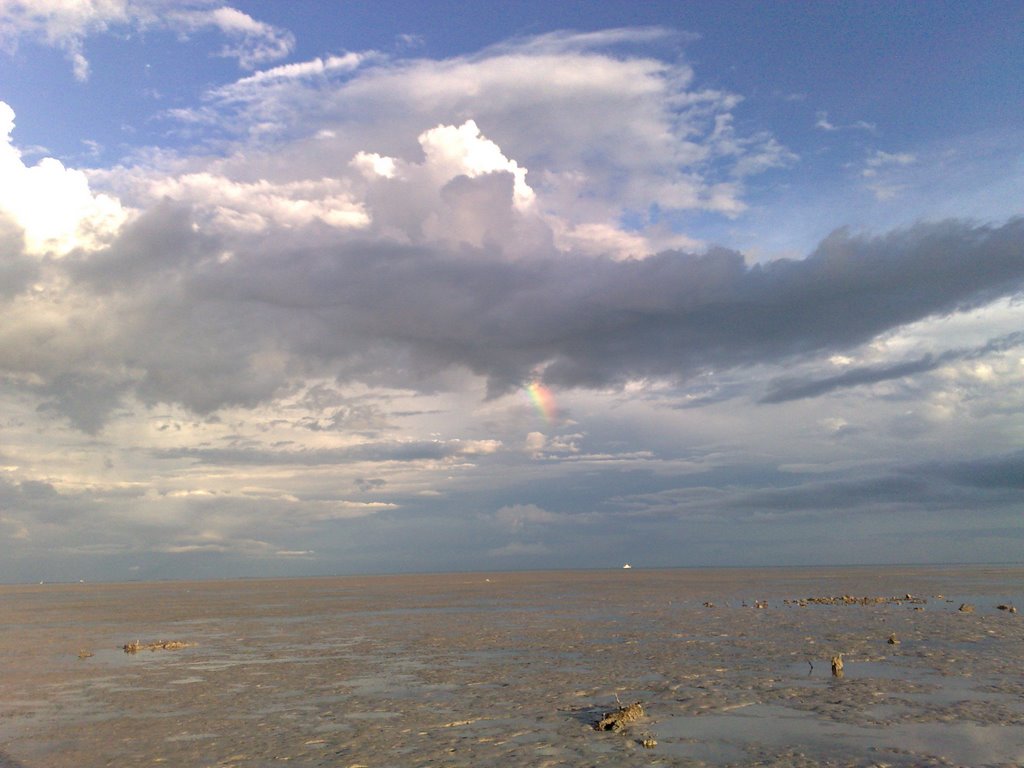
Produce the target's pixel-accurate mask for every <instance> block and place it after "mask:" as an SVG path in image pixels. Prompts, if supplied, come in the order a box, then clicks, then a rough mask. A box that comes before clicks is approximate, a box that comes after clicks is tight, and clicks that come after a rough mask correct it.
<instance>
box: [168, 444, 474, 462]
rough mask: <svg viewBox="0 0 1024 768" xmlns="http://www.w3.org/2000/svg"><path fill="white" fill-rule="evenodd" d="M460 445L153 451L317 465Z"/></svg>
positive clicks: (403, 457)
mask: <svg viewBox="0 0 1024 768" xmlns="http://www.w3.org/2000/svg"><path fill="white" fill-rule="evenodd" d="M461 447H463V446H461V444H460V443H459V442H458V441H451V442H446V443H442V442H433V441H409V442H394V443H364V444H361V445H355V446H352V447H351V448H330V449H304V450H292V451H287V450H282V451H273V450H263V449H256V448H173V449H168V450H163V451H156V452H155V454H154V455H155V456H157V457H158V458H161V459H194V460H195V461H197V462H198V463H200V464H212V465H219V466H226V465H257V466H264V465H266V466H271V465H281V464H292V465H300V466H318V465H330V464H349V463H351V462H354V461H373V462H382V461H397V462H409V461H423V460H438V459H446V458H450V457H452V456H455V455H458V454H459V452H460V448H461Z"/></svg>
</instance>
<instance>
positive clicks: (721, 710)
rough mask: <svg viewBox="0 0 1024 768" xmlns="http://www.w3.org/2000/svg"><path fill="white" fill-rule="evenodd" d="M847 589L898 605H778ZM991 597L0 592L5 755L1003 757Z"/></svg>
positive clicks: (900, 571)
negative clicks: (966, 606)
mask: <svg viewBox="0 0 1024 768" xmlns="http://www.w3.org/2000/svg"><path fill="white" fill-rule="evenodd" d="M908 593H909V594H910V595H912V596H913V597H914V598H919V599H920V601H918V600H916V599H915V600H907V599H906V595H907V594H908ZM841 595H853V596H857V597H863V596H870V597H875V596H883V597H898V598H900V599H898V600H886V601H884V602H879V603H874V602H872V603H870V604H867V605H862V604H851V605H843V604H835V605H828V604H814V603H812V604H807V605H800V604H799V602H797V601H799V600H801V599H804V598H809V597H825V596H841ZM940 595H941V597H939V596H940ZM761 601H765V603H766V605H765V603H762V602H761ZM787 601H789V602H787ZM705 603H708V605H705ZM962 603H970V604H972V605H973V606H974V611H973V612H970V613H968V612H963V611H960V610H959V607H960V605H961V604H962ZM1000 604H1003V605H1010V604H1013V605H1016V606H1017V607H1018V608H1022V609H1024V568H1021V567H1006V568H1002V567H955V568H854V569H831V570H825V569H766V570H746V569H736V570H663V571H645V570H641V569H633V570H629V571H624V570H609V571H600V572H597V571H591V572H554V573H493V574H456V575H427V576H395V577H360V578H333V579H309V580H273V581H260V580H253V581H230V582H198V583H186V582H176V583H159V584H69V585H59V584H55V585H33V586H0V630H2V631H0V671H2V677H0V768H43V767H45V768H72V767H73V768H90V767H91V766H151V765H169V766H185V767H190V766H238V767H239V768H249V767H255V766H283V765H288V766H343V767H349V768H354V766H368V767H372V766H648V765H650V766H668V765H673V766H674V765H678V766H691V765H692V766H705V765H706V766H733V765H736V766H741V765H744V766H745V765H780V766H782V765H785V766H817V765H827V766H882V765H888V766H948V765H970V766H984V765H1006V766H1010V765H1021V764H1024V663H1022V662H1024V614H1022V613H1011V612H1009V611H1008V610H999V609H998V608H997V606H998V605H1000ZM755 605H764V607H755ZM893 635H895V638H894V639H896V640H898V642H896V643H889V642H888V639H889V638H890V637H891V636H893ZM136 640H138V641H141V643H143V644H147V643H152V642H158V641H161V642H162V641H182V642H185V643H188V644H189V645H187V646H186V647H181V648H170V649H163V648H161V649H158V650H152V651H151V650H147V649H145V648H144V649H142V650H139V651H138V652H136V653H125V652H124V651H123V650H122V646H124V645H125V644H126V643H131V642H133V641H136ZM83 652H84V653H83ZM839 653H842V654H843V659H844V662H845V665H844V676H843V677H842V678H841V679H840V678H835V677H833V676H832V674H831V670H830V664H829V661H830V659H831V657H832V656H834V655H836V654H839ZM87 654H92V655H87ZM80 655H81V656H82V658H80ZM634 701H640V702H642V704H643V709H644V713H645V714H644V717H643V718H641V719H639V720H637V721H635V722H631V723H629V724H628V725H627V726H626V727H625V728H624V729H623V730H621V731H620V732H613V731H607V732H605V731H597V730H595V729H594V727H593V726H594V723H595V722H596V721H597V720H598V719H599V718H600V717H601V716H602V715H603V714H605V713H607V712H609V711H612V710H614V709H616V707H617V706H618V703H622V704H628V703H632V702H634ZM645 739H646V740H647V743H648V744H651V743H652V742H656V743H654V744H653V746H648V747H645V746H643V744H642V742H643V741H644V740H645Z"/></svg>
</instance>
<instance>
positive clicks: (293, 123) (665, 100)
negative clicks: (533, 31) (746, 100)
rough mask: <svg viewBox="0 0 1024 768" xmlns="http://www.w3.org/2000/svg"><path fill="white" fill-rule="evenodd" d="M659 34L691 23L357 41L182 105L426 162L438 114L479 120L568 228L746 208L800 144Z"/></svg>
mask: <svg viewBox="0 0 1024 768" xmlns="http://www.w3.org/2000/svg"><path fill="white" fill-rule="evenodd" d="M651 41H663V42H671V43H672V44H673V45H676V44H678V43H679V38H678V37H674V36H673V35H672V34H671V33H668V32H666V31H665V30H657V29H633V30H629V29H624V30H610V31H608V32H604V33H591V34H571V33H558V34H550V35H544V36H540V37H536V38H523V39H518V40H515V41H512V42H510V43H506V44H502V45H498V46H494V47H493V48H489V49H486V50H484V51H482V52H480V53H478V54H476V55H473V56H464V57H454V58H450V59H446V60H441V61H433V60H426V59H404V60H398V61H393V60H390V59H388V58H387V57H385V56H383V55H382V54H379V53H375V52H361V53H355V52H350V53H346V54H344V55H342V56H338V57H335V58H334V59H331V60H332V61H337V62H338V63H339V66H337V67H328V66H327V65H326V61H325V60H323V59H313V60H310V61H307V62H297V63H294V64H289V65H285V66H284V67H278V68H274V69H272V70H268V71H267V72H265V73H256V74H254V75H253V76H251V77H247V78H243V79H241V80H239V81H237V82H236V83H233V84H229V85H226V86H221V87H218V88H216V89H213V90H211V91H210V92H209V93H208V94H207V99H206V102H207V103H206V104H205V105H204V107H203V108H201V109H199V110H192V111H189V112H179V113H176V114H177V115H178V116H180V117H181V118H182V119H187V120H192V121H194V120H199V121H203V122H205V123H207V124H208V125H210V126H211V127H215V128H217V129H218V130H222V131H227V132H228V134H229V135H235V136H237V137H239V138H242V137H244V138H245V139H246V140H249V141H273V142H275V143H277V142H281V141H282V140H295V141H298V142H299V143H298V144H296V145H295V149H296V150H299V149H300V148H301V140H302V139H303V138H308V137H311V136H315V135H318V134H319V135H320V136H321V139H322V140H321V141H320V142H319V148H318V153H319V156H320V157H321V159H323V158H331V157H339V159H340V157H344V158H345V160H346V161H347V160H349V159H351V158H352V157H353V156H355V155H356V153H357V152H365V153H367V156H370V155H372V154H376V155H378V156H386V157H392V158H396V159H400V160H403V161H406V162H418V161H419V157H418V155H419V153H420V152H421V151H425V150H426V149H428V148H432V147H433V144H432V143H431V140H430V138H429V137H428V139H427V141H426V142H424V141H422V140H421V141H420V142H419V146H416V145H410V142H409V137H410V136H419V135H420V134H421V133H422V132H423V131H424V130H426V129H429V128H430V127H432V126H450V127H451V126H462V127H460V128H459V129H458V130H467V131H469V130H470V129H468V128H465V126H466V125H467V124H468V123H467V121H470V120H471V121H473V123H474V124H475V125H476V126H478V128H479V130H480V132H481V133H482V134H484V135H486V136H487V137H488V139H489V140H490V141H491V142H493V143H494V144H495V145H496V146H497V147H500V152H501V153H502V156H503V157H504V158H506V159H509V160H513V159H514V161H515V162H517V166H516V168H520V169H525V168H529V169H531V173H532V174H533V175H531V176H530V177H529V181H528V182H524V181H522V180H521V179H520V178H519V177H518V171H516V169H514V168H510V169H509V170H510V172H512V173H513V175H514V176H517V182H516V190H517V199H518V196H519V194H520V190H524V191H525V183H528V184H529V186H530V187H531V188H532V189H533V190H534V191H535V192H537V193H538V194H540V193H541V190H542V189H543V191H544V195H545V197H546V207H547V208H548V209H549V210H555V211H557V213H558V214H559V216H560V217H561V218H562V219H564V220H566V221H568V223H569V226H570V228H572V227H575V226H578V225H584V224H596V223H607V222H608V221H609V220H612V221H614V220H617V219H618V218H619V216H620V214H621V213H622V212H623V211H624V210H627V209H628V210H631V211H635V212H644V211H647V210H648V208H649V206H650V205H652V204H657V205H658V206H660V208H661V209H662V210H664V211H670V210H713V211H718V212H720V213H722V214H724V215H730V216H731V215H735V214H736V213H738V212H739V211H741V210H743V208H744V205H745V204H744V202H743V200H742V197H743V194H744V183H743V180H744V179H745V178H746V177H748V176H750V175H752V174H756V173H761V172H764V171H765V170H768V169H771V168H777V167H781V166H784V165H789V164H791V163H792V162H795V160H796V157H795V155H794V154H793V153H792V152H791V151H790V150H788V149H786V148H785V147H783V146H782V145H781V144H779V143H778V142H777V141H776V140H775V139H774V138H773V137H771V136H770V135H768V134H763V133H762V134H754V135H742V134H740V133H739V132H738V131H736V130H735V128H734V127H733V124H732V113H733V111H734V110H735V109H736V108H737V107H738V105H739V104H740V102H741V101H742V99H741V98H740V97H739V96H737V95H736V94H733V93H729V92H725V91H720V90H714V89H706V88H704V89H701V88H697V87H695V86H694V83H693V80H694V75H693V72H692V70H691V69H690V68H689V67H688V66H686V65H685V64H682V63H680V62H679V61H678V59H677V58H674V57H673V59H672V60H662V59H658V58H654V57H651V56H650V55H647V56H643V55H638V54H637V53H636V52H635V51H634V50H633V48H634V47H635V46H636V45H637V44H643V43H650V42H651ZM342 63H343V65H342ZM299 115H301V116H302V118H301V120H298V119H297V117H298V116H299ZM610 115H614V116H615V117H614V119H609V116H610ZM446 130H450V128H449V129H446ZM325 138H326V140H323V139H325ZM452 139H454V137H452V136H448V137H446V139H445V140H446V142H450V141H451V140H452ZM477 149H478V150H479V149H480V147H478V148H477ZM285 156H286V157H287V158H288V160H289V161H290V162H292V163H293V164H295V163H298V164H300V165H306V164H308V162H309V161H308V160H307V159H305V158H303V157H299V156H297V155H294V154H291V153H287V152H286V153H285ZM478 156H479V155H478ZM492 170H493V169H492ZM609 214H610V215H609Z"/></svg>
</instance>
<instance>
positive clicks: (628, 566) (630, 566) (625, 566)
mask: <svg viewBox="0 0 1024 768" xmlns="http://www.w3.org/2000/svg"><path fill="white" fill-rule="evenodd" d="M622 567H623V568H632V567H633V566H632V565H630V564H629V563H626V564H625V565H624V566H622Z"/></svg>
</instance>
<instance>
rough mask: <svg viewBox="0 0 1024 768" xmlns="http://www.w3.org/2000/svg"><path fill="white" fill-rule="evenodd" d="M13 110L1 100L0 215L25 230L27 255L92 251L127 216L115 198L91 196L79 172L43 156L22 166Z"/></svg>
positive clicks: (83, 176)
mask: <svg viewBox="0 0 1024 768" xmlns="http://www.w3.org/2000/svg"><path fill="white" fill-rule="evenodd" d="M14 117H15V115H14V110H13V109H11V107H10V106H9V105H7V104H6V103H4V102H2V101H0V215H3V216H5V217H6V218H7V219H8V221H10V222H12V223H13V224H15V225H16V226H18V227H19V228H20V229H21V230H22V231H23V232H24V240H25V248H26V250H27V251H28V252H30V253H35V254H39V255H42V254H44V253H55V254H57V255H64V254H66V253H67V252H68V251H70V250H71V249H73V248H96V247H98V246H99V244H101V243H103V242H104V241H105V240H107V239H109V237H110V236H111V235H112V234H113V233H114V232H116V231H117V230H118V228H119V227H120V226H121V224H122V223H124V221H125V220H126V219H127V218H128V216H129V212H128V211H126V210H125V209H124V208H123V207H122V206H121V203H120V201H119V200H117V199H116V198H115V197H112V196H110V195H107V194H103V193H98V194H97V193H94V192H93V191H92V190H91V189H90V187H89V180H88V178H87V177H86V175H85V174H84V173H83V172H82V171H79V170H75V169H72V168H66V167H65V166H64V165H63V163H61V162H60V161H59V160H57V159H55V158H52V157H46V158H43V159H42V160H40V161H39V162H38V163H36V164H35V165H31V166H29V165H26V164H25V162H24V160H23V159H22V154H21V152H20V151H19V150H18V148H17V147H15V145H14V143H13V136H12V135H13V132H14Z"/></svg>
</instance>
